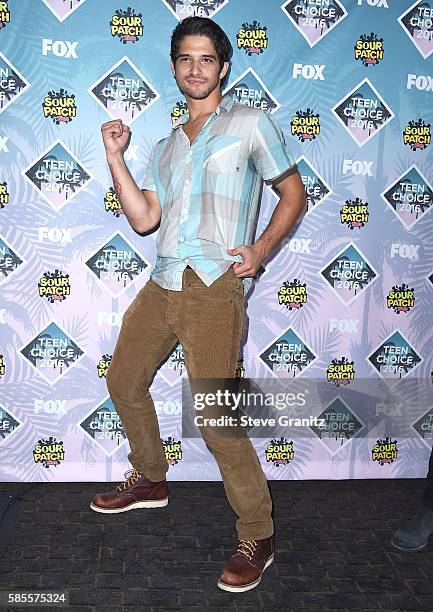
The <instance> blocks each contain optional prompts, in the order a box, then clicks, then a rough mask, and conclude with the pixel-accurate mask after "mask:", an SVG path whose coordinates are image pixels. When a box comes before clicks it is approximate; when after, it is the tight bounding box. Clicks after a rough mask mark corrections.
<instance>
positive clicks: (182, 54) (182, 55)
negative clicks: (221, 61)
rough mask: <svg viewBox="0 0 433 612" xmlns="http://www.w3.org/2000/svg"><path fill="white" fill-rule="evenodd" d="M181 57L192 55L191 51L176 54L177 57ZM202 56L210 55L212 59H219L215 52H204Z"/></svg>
mask: <svg viewBox="0 0 433 612" xmlns="http://www.w3.org/2000/svg"><path fill="white" fill-rule="evenodd" d="M180 57H191V54H190V53H179V54H178V55H177V56H176V59H179V58H180ZM200 57H209V58H211V59H217V56H216V55H214V54H213V53H203V55H201V56H200Z"/></svg>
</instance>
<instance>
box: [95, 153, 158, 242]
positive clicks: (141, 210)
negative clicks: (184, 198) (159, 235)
mask: <svg viewBox="0 0 433 612" xmlns="http://www.w3.org/2000/svg"><path fill="white" fill-rule="evenodd" d="M107 163H108V167H109V168H110V172H111V176H112V178H113V187H114V189H115V191H116V194H117V198H118V200H119V202H120V205H121V206H122V210H123V212H124V213H125V216H126V218H127V219H128V222H129V224H130V225H131V226H132V227H133V228H134V229H135V230H136V231H138V232H141V233H142V232H146V231H148V230H150V229H152V228H153V227H154V226H155V225H156V224H157V223H158V220H159V219H156V218H154V217H155V215H154V214H153V211H152V209H151V207H150V205H149V203H148V202H147V200H146V196H145V195H144V193H143V192H142V191H141V189H140V188H139V187H138V186H137V184H136V183H135V181H134V179H133V178H132V176H131V174H130V172H129V170H128V167H127V165H126V164H125V160H124V159H123V155H122V154H121V153H118V154H115V155H110V154H108V155H107Z"/></svg>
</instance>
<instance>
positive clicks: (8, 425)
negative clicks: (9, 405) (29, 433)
mask: <svg viewBox="0 0 433 612" xmlns="http://www.w3.org/2000/svg"><path fill="white" fill-rule="evenodd" d="M20 425H21V421H19V420H18V419H17V418H15V417H14V416H13V415H12V414H11V413H10V412H8V411H7V410H6V408H3V406H2V405H1V404H0V444H1V442H3V440H5V439H6V438H7V437H9V436H10V434H11V433H13V432H14V431H16V430H17V429H18V427H19V426H20Z"/></svg>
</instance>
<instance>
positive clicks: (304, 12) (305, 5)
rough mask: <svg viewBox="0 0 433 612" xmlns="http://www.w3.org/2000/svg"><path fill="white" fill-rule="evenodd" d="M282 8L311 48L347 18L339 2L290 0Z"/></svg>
mask: <svg viewBox="0 0 433 612" xmlns="http://www.w3.org/2000/svg"><path fill="white" fill-rule="evenodd" d="M281 8H282V10H283V13H284V14H285V15H286V16H287V17H288V18H289V19H290V21H291V22H292V23H293V25H294V26H295V27H296V29H297V30H298V31H299V32H300V33H301V34H302V36H303V37H304V38H305V40H306V41H307V42H308V44H309V45H310V47H314V45H315V44H316V43H318V42H319V40H321V39H322V38H323V37H324V36H326V34H328V33H329V32H330V31H331V30H332V29H333V28H335V26H336V25H338V24H339V23H340V22H341V21H342V20H343V19H344V18H345V17H346V16H347V11H346V9H345V8H344V6H343V5H342V4H341V2H339V0H328V1H327V2H317V0H290V1H289V2H284V4H282V5H281Z"/></svg>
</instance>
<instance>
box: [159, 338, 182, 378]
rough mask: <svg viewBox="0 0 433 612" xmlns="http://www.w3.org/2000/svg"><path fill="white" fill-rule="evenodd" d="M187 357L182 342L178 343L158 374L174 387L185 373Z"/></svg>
mask: <svg viewBox="0 0 433 612" xmlns="http://www.w3.org/2000/svg"><path fill="white" fill-rule="evenodd" d="M185 372H186V368H185V358H184V355H183V349H182V345H181V344H177V345H176V346H175V347H174V349H173V351H172V353H171V355H170V357H169V358H168V359H167V361H165V362H164V364H163V365H162V366H161V367H160V368H159V370H158V374H160V375H161V376H162V377H163V379H164V380H165V381H166V382H167V383H168V384H169V385H170V387H172V386H173V385H174V384H175V383H177V381H178V380H179V379H180V378H182V376H183V375H184V374H185Z"/></svg>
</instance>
